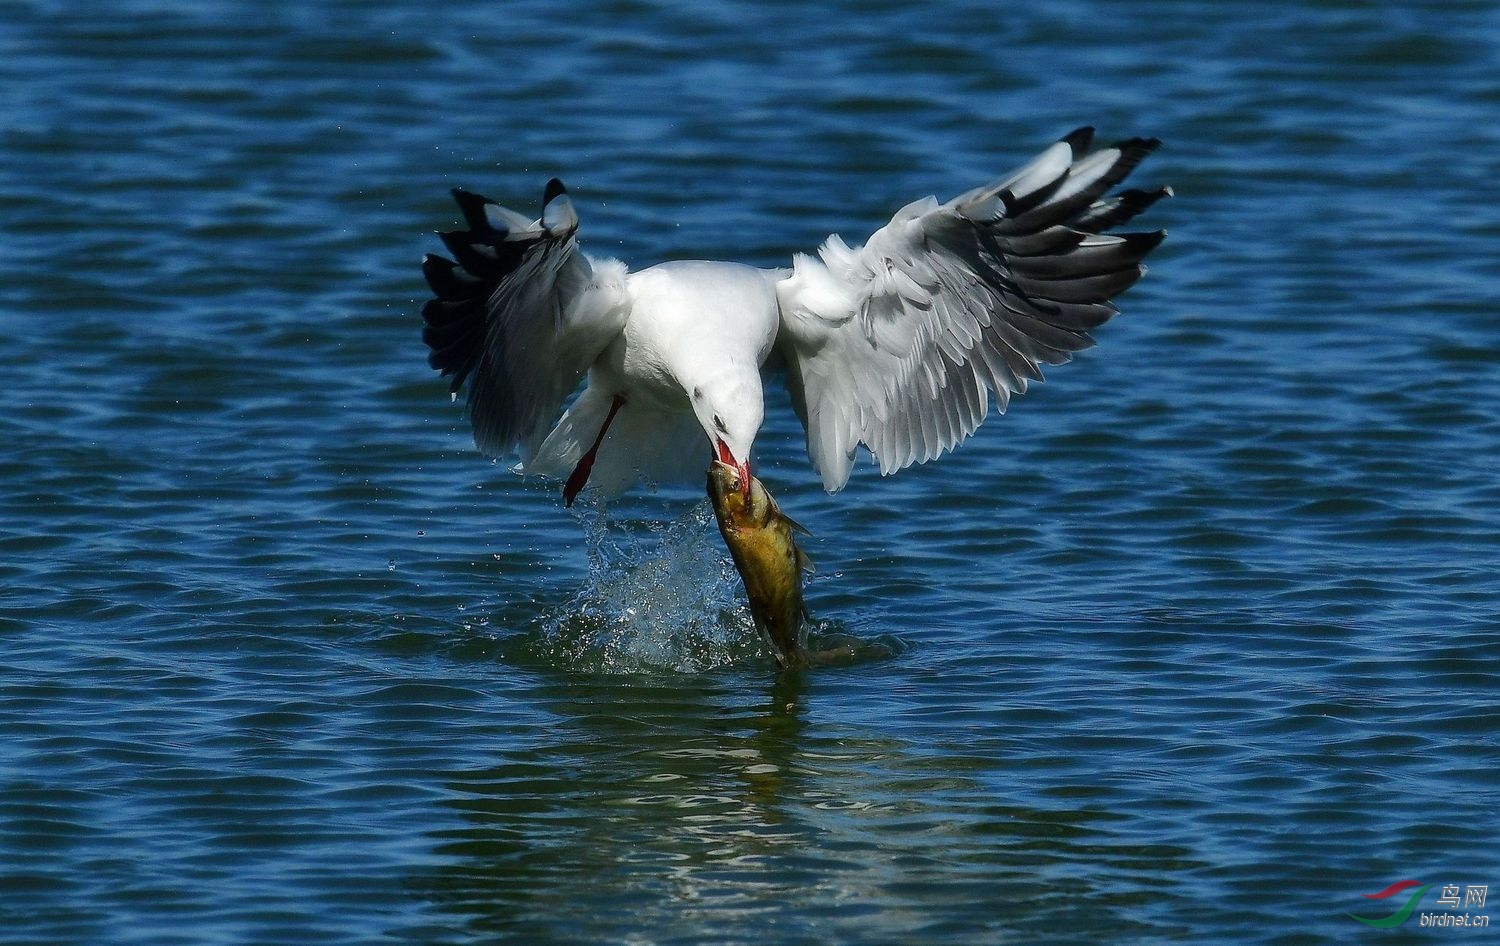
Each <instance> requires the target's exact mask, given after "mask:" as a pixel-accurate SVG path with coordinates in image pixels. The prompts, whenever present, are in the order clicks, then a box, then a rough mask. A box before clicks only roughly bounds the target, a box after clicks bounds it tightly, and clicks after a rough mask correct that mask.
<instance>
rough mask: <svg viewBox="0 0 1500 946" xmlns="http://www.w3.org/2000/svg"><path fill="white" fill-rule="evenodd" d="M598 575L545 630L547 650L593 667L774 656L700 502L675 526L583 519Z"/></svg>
mask: <svg viewBox="0 0 1500 946" xmlns="http://www.w3.org/2000/svg"><path fill="white" fill-rule="evenodd" d="M580 518H581V520H582V522H583V525H584V529H585V535H586V547H587V550H588V561H589V568H588V575H587V577H586V578H585V579H584V583H583V585H582V586H581V587H580V588H579V589H578V591H577V592H576V593H575V594H574V595H573V596H572V598H570V599H569V600H568V601H567V602H566V603H565V604H564V605H562V606H561V607H560V608H558V609H557V610H556V611H555V612H554V613H552V614H550V615H548V616H547V617H546V618H545V620H544V622H543V627H542V634H541V638H542V639H541V642H540V647H541V650H542V651H543V654H542V656H544V657H546V658H547V659H548V660H549V662H553V663H556V664H559V665H562V666H566V667H569V668H571V669H577V670H586V671H592V672H623V673H631V672H641V671H650V670H663V669H665V670H677V671H683V672H701V671H705V670H712V669H714V668H717V667H723V666H727V665H729V664H733V663H743V662H747V661H754V660H757V659H767V660H768V659H769V652H768V651H767V650H766V649H765V647H764V645H763V644H762V643H761V642H760V640H759V638H758V637H757V636H756V633H755V626H754V623H753V622H752V620H751V618H750V611H749V608H748V607H747V606H746V604H745V601H744V595H743V593H742V592H741V589H740V584H739V576H738V575H737V574H736V573H735V570H734V565H733V563H732V562H731V561H730V559H729V555H728V553H727V552H726V551H725V550H724V548H723V546H722V544H721V543H720V541H719V534H718V531H717V529H716V528H715V526H714V520H713V513H712V511H711V510H710V509H709V506H708V504H707V503H706V502H703V503H699V504H697V505H696V506H694V507H693V508H692V509H690V510H688V511H687V512H686V513H684V514H682V515H680V516H679V517H678V518H676V519H675V520H672V521H668V522H662V521H653V520H643V519H639V518H611V517H609V516H608V515H606V514H605V513H604V512H603V511H602V510H600V509H599V508H598V507H590V508H586V509H585V510H584V511H583V512H582V514H581V516H580Z"/></svg>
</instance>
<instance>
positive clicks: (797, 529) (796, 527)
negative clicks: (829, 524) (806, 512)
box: [776, 509, 812, 536]
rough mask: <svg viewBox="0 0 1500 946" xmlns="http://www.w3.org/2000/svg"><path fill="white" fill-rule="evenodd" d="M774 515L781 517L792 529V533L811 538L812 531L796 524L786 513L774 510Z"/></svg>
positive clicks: (800, 524)
mask: <svg viewBox="0 0 1500 946" xmlns="http://www.w3.org/2000/svg"><path fill="white" fill-rule="evenodd" d="M776 514H777V515H779V516H781V518H782V519H785V520H786V524H787V525H789V526H791V527H792V531H793V532H800V533H802V534H803V535H806V536H811V535H812V530H811V529H809V528H808V527H807V526H804V525H803V524H802V523H800V522H798V521H797V520H796V519H793V518H792V517H791V516H788V515H787V514H786V513H784V512H782V511H781V510H780V509H777V510H776Z"/></svg>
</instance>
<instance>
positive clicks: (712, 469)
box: [708, 448, 812, 668]
mask: <svg viewBox="0 0 1500 946" xmlns="http://www.w3.org/2000/svg"><path fill="white" fill-rule="evenodd" d="M721 449H722V448H721ZM732 459H733V458H732V457H731V460H732ZM708 498H709V499H710V500H711V501H712V502H713V506H714V518H716V519H717V520H718V522H719V532H720V534H722V535H723V536H724V545H725V546H726V547H727V548H728V549H729V555H730V557H731V558H733V559H734V567H735V570H736V571H738V572H739V573H740V580H741V581H743V582H744V584H745V597H746V598H748V599H749V601H750V616H751V618H753V619H754V621H755V629H756V630H757V631H759V632H760V635H761V637H762V639H764V640H765V642H766V643H767V644H769V645H770V646H771V652H772V653H773V654H774V655H775V657H776V663H777V665H778V666H780V667H782V668H786V667H797V666H803V665H805V664H806V663H807V649H806V646H805V644H804V641H803V620H804V619H805V618H806V616H807V607H806V605H805V604H804V603H803V600H802V572H804V571H811V570H812V565H811V563H810V562H808V560H807V556H806V555H805V554H803V552H802V549H801V548H799V547H798V545H797V540H796V536H795V535H794V533H795V532H802V533H804V534H805V533H806V532H807V530H806V529H804V528H802V527H801V526H799V525H797V523H795V522H793V521H792V520H791V518H790V517H788V516H787V515H786V514H785V513H783V512H782V511H781V507H780V506H778V505H777V504H776V500H775V499H774V498H772V496H771V494H770V493H769V492H767V491H766V487H765V485H764V484H763V483H761V481H760V480H758V479H756V478H755V477H753V476H751V475H750V474H749V471H748V470H746V469H745V468H744V465H743V464H739V463H733V462H722V461H717V460H716V461H714V462H713V463H712V464H710V465H709V468H708Z"/></svg>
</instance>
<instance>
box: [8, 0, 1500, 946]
mask: <svg viewBox="0 0 1500 946" xmlns="http://www.w3.org/2000/svg"><path fill="white" fill-rule="evenodd" d="M1497 50H1500V19H1497V17H1496V15H1495V11H1494V7H1493V5H1492V4H1490V3H1487V2H1470V0H1412V2H1405V3H1400V4H1394V3H1383V2H1378V0H1316V2H1310V0H1303V2H1295V3H1293V2H1259V3H1250V2H1223V3H1216V4H1203V3H1185V2H1179V0H1117V2H1112V3H1103V2H1088V0H1057V2H1052V3H1046V4H1034V3H1026V4H1023V3H1018V2H1003V3H989V2H977V0H976V2H958V0H954V2H943V3H935V4H912V3H892V2H874V3H870V2H859V3H856V2H853V0H829V2H820V3H785V2H759V3H750V2H717V3H687V2H682V3H678V2H648V0H577V2H574V3H568V4H562V3H555V2H532V0H519V2H507V3H504V4H485V5H461V4H450V5H441V4H418V3H409V2H403V0H366V2H359V3H354V2H341V0H313V2H305V3H296V4H290V3H289V4H267V3H255V2H249V0H206V2H170V0H139V2H136V0H124V2H118V3H114V4H109V5H102V4H88V3H74V2H52V0H45V2H44V0H20V2H10V3H8V4H4V5H0V230H3V233H4V239H3V240H0V329H3V332H4V343H3V344H0V378H3V379H4V383H3V384H0V443H3V444H4V447H3V449H0V733H3V738H0V943H7V944H9V943H16V944H21V943H28V944H31V943H36V944H44V943H45V944H64V943H67V944H71V943H79V944H99V943H121V944H127V943H128V944H136V943H139V944H152V946H163V944H179V943H180V944H199V943H285V944H303V943H329V944H345V943H347V944H355V943H360V944H363V943H434V944H437V943H443V944H460V943H492V942H516V943H526V944H550V943H559V944H575V943H609V944H616V943H629V944H697V943H705V942H713V943H718V944H751V943H753V944H756V946H764V944H803V943H807V944H812V943H818V944H822V943H871V944H900V943H912V944H918V943H922V944H926V943H933V942H945V943H954V944H958V943H976V944H978V943H1002V942H1015V943H1166V942H1181V943H1225V942H1228V943H1265V944H1303V943H1306V944H1313V943H1327V942H1350V943H1357V942H1367V941H1374V940H1375V939H1376V938H1377V937H1380V938H1382V941H1383V942H1426V941H1428V940H1429V938H1434V937H1438V936H1453V935H1464V936H1473V938H1474V939H1475V941H1477V940H1478V939H1479V938H1482V937H1483V936H1484V935H1485V934H1484V933H1483V932H1477V931H1471V932H1464V933H1461V934H1460V933H1451V932H1446V931H1438V930H1433V929H1429V928H1422V927H1420V926H1419V925H1418V924H1419V920H1418V919H1417V918H1413V919H1412V920H1410V921H1409V922H1408V923H1406V924H1405V925H1403V926H1401V927H1400V928H1398V929H1395V930H1392V931H1387V932H1382V931H1378V930H1373V929H1369V928H1366V927H1364V926H1361V925H1359V924H1357V923H1355V922H1354V921H1352V920H1350V919H1349V918H1348V916H1346V914H1348V913H1354V914H1358V915H1361V916H1367V917H1368V916H1373V917H1378V916H1385V915H1388V914H1389V913H1391V912H1392V911H1393V910H1394V909H1395V908H1396V906H1398V905H1399V904H1397V903H1396V900H1399V899H1400V897H1396V898H1393V899H1387V900H1368V899H1365V898H1363V897H1362V896H1361V895H1362V894H1367V893H1373V892H1376V891H1379V890H1381V889H1382V888H1384V887H1386V886H1388V885H1389V884H1391V883H1392V882H1394V881H1397V880H1401V879H1408V878H1410V879H1416V880H1419V881H1421V882H1422V883H1423V884H1428V883H1432V884H1436V885H1438V886H1434V887H1433V888H1432V890H1431V892H1429V893H1428V894H1427V895H1426V898H1425V899H1424V900H1422V901H1421V905H1420V906H1421V909H1422V910H1423V911H1426V912H1429V913H1454V912H1465V911H1453V910H1450V909H1447V908H1445V907H1443V906H1440V905H1439V904H1438V902H1437V901H1438V896H1439V890H1440V887H1441V886H1442V885H1446V884H1456V885H1460V886H1480V885H1486V884H1492V883H1493V884H1500V853H1497V846H1496V843H1495V842H1496V838H1497V837H1500V815H1497V805H1500V777H1497V774H1496V773H1497V768H1500V709H1497V702H1500V663H1497V659H1500V658H1497V653H1500V579H1497V565H1500V511H1497V510H1500V476H1497V471H1500V417H1497V411H1496V404H1497V403H1500V354H1497V351H1500V327H1497V318H1496V312H1497V310H1500V291H1497V288H1496V287H1497V279H1500V264H1497V253H1496V247H1497V246H1500V200H1497V196H1500V195H1497V190H1496V184H1495V182H1496V180H1497V179H1500V123H1497V121H1496V116H1497V114H1500V53H1497ZM1082 124H1093V125H1097V126H1098V127H1099V129H1100V132H1101V135H1102V136H1103V137H1104V138H1105V139H1109V138H1111V137H1124V136H1127V135H1132V134H1148V135H1156V136H1159V137H1161V138H1162V139H1163V140H1164V142H1165V145H1164V147H1163V149H1162V150H1161V151H1160V152H1159V153H1158V154H1157V155H1154V156H1153V157H1152V158H1151V160H1150V161H1148V162H1147V164H1146V165H1145V166H1143V167H1142V168H1141V169H1140V171H1139V172H1137V179H1138V180H1139V181H1140V183H1141V184H1142V185H1150V186H1155V185H1160V184H1171V185H1172V186H1173V187H1174V189H1175V191H1176V195H1177V196H1176V197H1175V198H1174V199H1173V200H1170V201H1166V202H1163V203H1162V204H1159V205H1158V206H1157V207H1155V208H1153V209H1152V210H1151V211H1150V214H1149V216H1148V218H1147V221H1146V222H1147V224H1148V226H1163V227H1166V228H1167V229H1168V230H1169V231H1170V236H1169V237H1168V239H1167V241H1166V243H1165V244H1164V245H1163V246H1162V247H1161V249H1160V250H1158V251H1157V252H1156V253H1155V254H1154V255H1153V257H1152V260H1151V272H1150V273H1149V274H1148V275H1147V277H1146V278H1145V279H1144V280H1143V281H1142V282H1141V284H1140V285H1139V286H1138V287H1136V288H1135V289H1133V290H1131V292H1130V293H1129V294H1128V295H1127V296H1126V297H1125V299H1124V300H1123V307H1124V309H1125V313H1124V315H1122V316H1121V317H1120V318H1119V319H1118V320H1116V321H1114V322H1112V323H1111V324H1110V325H1108V326H1106V327H1105V328H1104V329H1103V330H1101V332H1100V333H1099V336H1100V342H1101V344H1100V346H1099V348H1097V349H1095V350H1091V351H1088V352H1085V353H1083V355H1082V356H1080V357H1079V358H1078V359H1077V360H1076V361H1075V363H1074V364H1071V365H1068V366H1064V367H1059V368H1056V369H1052V370H1050V371H1049V373H1048V378H1049V380H1048V382H1047V383H1046V384H1045V385H1042V386H1040V387H1037V388H1035V389H1033V390H1032V391H1031V392H1030V393H1028V394H1026V395H1025V396H1024V397H1021V398H1017V399H1016V400H1015V401H1014V402H1013V403H1012V404H1011V407H1010V410H1009V412H1008V413H1007V414H1006V415H1005V416H1004V417H998V418H994V419H992V420H991V421H990V422H989V423H988V424H987V425H986V426H985V427H984V428H983V429H982V430H981V431H980V433H979V434H978V435H977V436H976V437H975V438H974V439H973V441H971V442H970V443H968V444H967V445H965V446H964V447H962V448H960V449H959V450H958V451H957V452H955V453H954V454H952V455H950V456H947V457H945V458H943V459H942V460H941V461H940V462H936V463H932V464H928V465H926V466H923V467H919V468H913V469H910V470H907V471H905V472H903V473H902V474H900V475H899V476H897V477H894V478H881V477H880V476H879V475H878V472H877V470H876V469H875V468H874V467H873V466H871V465H868V464H867V465H864V466H861V467H860V468H858V469H857V470H856V473H855V477H854V479H853V481H852V482H851V484H850V486H849V488H848V489H847V490H845V491H844V492H843V493H841V494H839V495H837V496H833V497H830V496H827V495H825V494H824V493H823V492H822V490H821V488H820V486H819V484H818V481H817V478H816V476H815V475H814V474H813V473H812V471H811V470H810V468H809V467H808V465H807V462H806V458H805V455H804V454H803V452H802V450H801V445H800V430H799V428H798V427H797V423H796V420H795V419H794V417H793V416H792V414H791V412H790V410H789V409H788V407H787V404H786V401H785V397H784V395H783V394H781V393H780V392H779V390H778V391H776V392H774V393H773V396H772V399H771V405H770V409H769V418H770V419H769V421H768V424H767V427H766V428H765V430H764V431H763V433H762V435H761V437H760V440H759V442H758V457H759V463H760V471H761V474H762V476H763V478H764V479H765V480H766V482H767V484H768V485H769V486H770V487H771V489H772V490H773V491H774V492H775V493H776V495H777V496H778V498H779V499H780V500H781V502H782V504H783V506H784V507H785V508H786V509H788V510H789V511H790V512H791V513H792V514H793V515H794V516H795V517H796V518H798V519H799V520H800V521H802V522H803V523H804V524H805V525H807V526H808V527H809V528H810V529H811V530H812V531H813V533H814V538H812V539H811V540H809V541H808V543H807V546H808V551H809V552H810V554H811V555H812V557H813V558H814V559H815V560H816V562H817V564H818V572H817V573H816V574H815V575H814V576H812V578H811V579H810V580H809V584H808V588H807V595H808V601H809V605H810V607H811V609H812V611H813V612H814V615H815V617H816V619H817V620H816V624H815V633H816V634H818V635H823V636H824V637H827V638H830V639H840V640H845V639H848V638H853V639H855V640H858V641H860V642H863V643H865V644H868V645H869V646H870V650H871V652H872V653H879V654H884V656H879V657H873V656H872V657H868V658H867V659H861V660H854V661H846V662H842V663H837V664H835V665H833V666H828V667H821V668H816V669H814V670H812V671H808V672H804V673H797V674H786V675H781V676H778V675H777V674H776V673H775V672H774V670H773V666H772V663H771V660H770V657H769V655H768V653H767V652H766V651H765V650H764V649H763V647H762V645H761V644H760V643H759V642H758V641H757V640H756V638H755V634H754V631H753V628H752V626H751V623H750V620H749V615H748V613H747V611H746V609H745V607H744V604H743V601H742V599H741V592H740V589H739V586H738V584H737V578H736V576H735V574H734V572H733V569H732V566H731V565H730V564H729V562H728V560H727V557H726V555H725V553H724V551H723V549H722V547H721V546H720V544H719V541H718V537H717V535H716V533H715V532H714V528H713V525H712V520H711V518H710V516H709V515H708V512H707V508H706V505H704V504H703V502H702V500H701V498H700V493H698V492H696V491H694V490H688V491H685V492H680V493H668V494H663V495H660V496H638V497H635V498H633V499H631V500H629V501H626V502H624V503H621V504H619V505H618V506H612V507H610V508H609V509H608V510H607V511H601V510H599V509H598V508H597V507H596V506H586V507H584V508H581V509H579V510H575V511H568V510H565V509H564V508H563V506H562V504H561V501H560V499H559V497H558V495H557V490H556V487H555V485H552V486H549V485H545V484H537V483H532V482H527V481H523V480H522V479H520V478H519V477H516V476H514V475H513V474H511V473H510V472H508V468H507V464H505V463H503V462H492V461H490V460H487V459H485V458H484V457H482V456H480V455H479V454H478V453H477V452H476V451H475V450H474V449H473V447H472V444H471V442H470V437H469V432H468V429H467V426H466V423H465V421H464V420H463V418H462V415H461V411H460V410H459V407H458V406H457V405H453V404H450V403H449V402H448V400H447V397H446V389H445V385H444V384H443V383H442V382H441V381H440V380H439V379H437V378H436V377H435V376H434V375H433V374H432V373H431V372H430V371H429V370H428V369H427V367H426V365H425V351H424V350H423V347H422V344H421V341H420V338H419V331H420V321H419V319H418V317H417V310H418V309H419V307H420V305H421V303H422V301H423V300H424V299H425V287H424V286H423V284H422V280H421V277H420V273H419V271H418V267H417V263H418V260H419V258H420V254H421V253H422V252H425V251H429V250H435V249H437V248H438V245H437V242H436V240H435V238H434V237H433V236H432V235H431V232H432V231H433V230H436V229H440V228H448V227H451V226H452V225H453V224H455V223H456V222H457V213H456V210H455V208H454V207H453V206H452V204H451V202H450V200H449V198H448V196H447V190H448V188H450V187H453V186H464V187H467V188H471V189H474V190H477V191H480V192H482V193H485V194H488V195H490V196H492V197H495V198H497V199H501V200H503V201H505V202H506V203H508V204H511V205H513V206H517V207H518V208H521V209H526V210H534V208H535V206H536V203H537V201H538V199H539V198H540V195H541V189H542V186H543V184H544V182H545V181H546V180H547V178H548V177H550V176H552V175H554V174H556V175H559V176H561V177H563V178H564V179H565V180H566V181H567V182H568V183H569V186H570V188H571V190H572V192H573V194H574V197H575V200H576V202H577V205H578V208H579V212H580V214H581V216H582V220H583V229H582V237H583V240H584V242H585V245H586V248H587V249H588V250H589V251H590V252H593V253H596V254H603V255H618V256H619V257H620V258H622V259H625V260H627V261H630V262H631V263H633V264H635V265H639V266H643V265H649V264H650V263H653V262H657V261H660V260H663V259H672V258H694V257H707V258H728V259H736V260H741V261H744V262H748V263H752V264H756V265H762V266H780V265H785V264H786V262H787V260H788V259H789V257H790V255H791V254H792V253H793V252H797V251H809V250H812V249H813V248H815V247H816V246H817V244H818V242H819V241H820V240H822V239H823V237H824V236H826V235H827V234H829V233H832V232H839V233H842V234H843V235H844V236H845V237H846V238H847V239H849V240H850V241H851V242H858V241H860V240H862V239H863V238H864V237H865V236H866V235H868V234H869V233H870V232H871V231H872V230H874V229H875V228H876V227H878V226H880V225H881V223H883V222H884V221H885V220H886V219H888V218H889V216H890V214H891V213H892V212H893V211H894V210H895V209H896V208H898V207H900V206H901V205H903V204H905V203H906V202H908V201H910V200H912V199H914V198H917V197H920V196H923V195H926V194H929V193H931V194H936V195H938V196H939V197H941V198H947V197H949V196H952V195H953V194H955V193H958V192H960V191H962V190H965V189H967V188H969V187H971V186H974V185H975V184H978V183H980V182H982V181H985V180H987V179H989V178H992V177H993V176H995V175H997V174H999V173H1001V172H1003V171H1005V170H1007V169H1009V168H1010V167H1012V166H1013V165H1015V164H1017V163H1019V162H1020V161H1022V160H1024V159H1026V158H1027V157H1029V156H1030V155H1031V154H1033V153H1034V152H1035V151H1037V150H1038V149H1039V148H1041V147H1042V146H1044V145H1045V144H1046V143H1048V142H1049V141H1051V140H1053V139H1055V138H1056V137H1057V136H1059V135H1061V134H1064V133H1066V132H1067V131H1069V130H1071V129H1072V128H1074V127H1076V126H1078V125H1082ZM1467 912H1471V913H1478V912H1480V911H1476V910H1469V911H1467Z"/></svg>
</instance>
